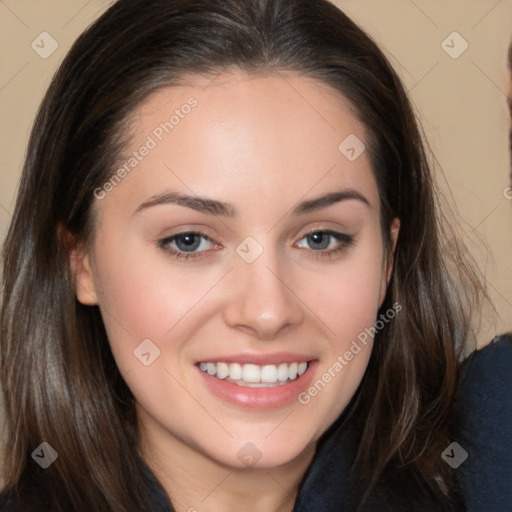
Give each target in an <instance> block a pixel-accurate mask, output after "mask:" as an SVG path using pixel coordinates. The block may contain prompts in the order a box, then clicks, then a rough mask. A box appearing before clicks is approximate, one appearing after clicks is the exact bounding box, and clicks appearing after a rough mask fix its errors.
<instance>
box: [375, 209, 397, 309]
mask: <svg viewBox="0 0 512 512" xmlns="http://www.w3.org/2000/svg"><path fill="white" fill-rule="evenodd" d="M399 232H400V219H399V218H398V217H395V218H394V219H393V221H392V222H391V227H390V228H389V242H390V245H391V251H390V254H389V256H388V255H385V257H386V259H385V261H384V265H385V267H384V269H383V272H382V281H381V289H380V298H379V308H380V307H381V306H382V303H383V302H384V297H385V296H386V291H387V288H388V284H389V281H390V280H391V274H392V273H393V262H394V260H395V249H396V244H397V242H398V233H399Z"/></svg>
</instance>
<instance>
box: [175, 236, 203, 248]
mask: <svg viewBox="0 0 512 512" xmlns="http://www.w3.org/2000/svg"><path fill="white" fill-rule="evenodd" d="M198 238H199V237H198V236H197V235H192V234H188V235H181V236H180V237H179V238H177V239H176V245H177V246H178V247H179V248H180V249H183V248H185V249H190V248H192V247H193V248H194V249H195V248H196V247H197V246H198V245H199V242H198V240H197V239H198ZM180 245H182V247H180Z"/></svg>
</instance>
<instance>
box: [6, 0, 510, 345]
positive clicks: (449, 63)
mask: <svg viewBox="0 0 512 512" xmlns="http://www.w3.org/2000/svg"><path fill="white" fill-rule="evenodd" d="M110 3H112V2H110V1H101V0H89V1H87V0H80V1H78V0H77V1H75V0H0V45H1V46H0V47H1V48H2V50H1V55H0V243H1V242H2V241H3V239H4V237H5V232H6V229H7V226H8V224H9V220H10V217H11V212H12V208H13V198H14V193H15V189H16V186H17V183H18V179H19V175H20V169H21V166H22V160H23V155H24V151H25V146H26V142H27V138H28V133H29V129H30V126H31V123H32V121H33V118H34V115H35V112H36V109H37V107H38V104H39V102H40V100H41V97H42V95H43V92H44V90H45V89H46V87H47V86H48V84H49V81H50V78H51V76H52V74H53V73H54V71H55V69H56V67H57V66H58V64H59V63H60V61H61V60H62V58H63V56H64V55H65V53H66V51H67V49H68V48H69V47H70V45H71V43H72V42H73V41H74V39H75V38H76V37H77V36H78V34H79V33H80V32H81V31H82V30H83V29H84V28H85V27H86V26H87V25H88V24H90V23H91V22H92V21H93V20H94V19H95V18H96V17H97V16H98V15H99V14H100V13H101V12H102V11H103V10H105V9H106V8H107V6H108V5H109V4H110ZM335 3H336V4H337V5H338V6H339V7H341V8H342V9H344V10H345V12H346V13H347V14H348V15H349V16H351V17H352V18H353V19H354V20H355V21H356V22H358V23H359V24H360V25H361V26H362V27H363V28H364V29H366V30H367V31H368V32H369V33H370V34H371V35H372V36H373V37H374V38H375V39H376V40H377V42H379V43H380V44H381V46H382V47H383V48H384V49H385V51H386V53H387V55H388V56H389V58H390V59H391V61H392V63H393V64H394V66H395V68H396V69H397V71H398V72H399V74H400V76H401V77H402V79H403V80H404V82H405V84H406V87H407V89H408V90H409V92H410V95H411V97H412V100H413V102H414V104H415V105H416V108H417V110H418V114H419V115H420V117H421V119H422V122H423V124H424V128H425V130H426V132H427V136H428V140H429V142H430V145H431V147H432V149H433V151H434V153H435V155H436V157H437V160H438V162H439V166H438V169H437V172H438V176H439V180H440V184H441V186H442V188H443V189H444V190H445V191H446V193H447V195H448V198H449V199H450V198H452V199H450V200H451V202H452V205H453V206H454V207H455V208H456V209H457V210H458V213H459V216H460V220H461V222H462V225H463V228H464V229H465V231H466V233H467V234H468V235H469V236H470V240H471V239H473V240H475V241H474V242H470V248H471V251H472V252H473V253H474V254H475V256H476V257H477V258H478V261H479V264H480V268H481V269H482V271H483V272H484V274H485V276H486V280H487V283H488V285H489V290H490V293H491V296H492V298H493V300H494V301H495V305H496V308H497V310H498V313H499V318H497V319H496V320H493V319H492V318H491V317H490V316H488V317H486V321H485V322H484V325H483V327H482V330H481V332H480V333H479V344H480V345H483V344H485V343H487V342H488V341H489V339H490V338H491V337H492V336H493V335H494V334H495V333H496V332H502V331H504V330H510V329H512V258H511V255H510V253H511V248H512V199H507V197H506V196H507V195H508V197H509V198H511V197H512V193H510V192H512V191H509V193H507V191H506V187H507V186H508V185H509V184H510V177H509V173H510V159H509V154H508V129H509V119H508V111H507V106H506V93H507V90H508V79H509V75H508V72H507V68H506V53H507V45H508V42H509V40H510V39H511V37H512V0H338V1H336V2H335ZM43 32H46V33H47V34H49V35H40V34H41V33H43ZM453 32H457V33H458V34H459V35H456V34H455V35H454V34H452V33H453ZM50 36H51V37H50ZM41 39H43V42H41ZM52 39H53V40H54V41H52ZM33 41H34V43H33ZM443 41H445V42H444V43H443ZM56 44H57V45H58V48H56V49H55V51H54V52H53V53H52V54H51V55H47V54H49V53H50V52H51V51H52V49H53V46H55V45H56ZM466 44H467V48H466V49H465V51H463V52H462V50H464V48H465V46H466ZM31 45H33V47H32V46H31ZM43 57H46V58H43ZM448 187H449V188H448ZM450 191H451V192H450ZM20 313H21V312H20Z"/></svg>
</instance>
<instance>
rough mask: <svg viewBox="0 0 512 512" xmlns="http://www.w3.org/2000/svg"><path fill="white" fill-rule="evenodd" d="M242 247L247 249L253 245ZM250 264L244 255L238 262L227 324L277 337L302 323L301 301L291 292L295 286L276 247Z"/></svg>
mask: <svg viewBox="0 0 512 512" xmlns="http://www.w3.org/2000/svg"><path fill="white" fill-rule="evenodd" d="M241 246H242V248H245V249H247V247H250V242H249V245H245V246H244V245H243V243H242V244H241ZM253 249H254V248H253ZM262 249H263V248H262ZM239 254H240V253H239ZM249 261H250V260H249V259H247V260H246V259H244V257H243V255H242V256H240V261H238V262H237V265H236V269H235V272H234V273H233V279H234V282H235V284H234V289H235V291H234V293H233V295H232V296H231V300H230V303H229V304H228V305H227V308H226V311H225V318H226V322H227V323H228V324H229V325H230V326H232V327H237V326H238V327H239V328H243V329H245V330H247V329H249V330H250V331H251V332H252V333H254V334H257V335H258V336H259V337H262V338H269V337H273V336H276V335H277V334H278V333H279V331H280V330H281V329H283V328H284V327H286V326H289V325H293V324H297V323H299V322H300V321H301V319H302V309H301V307H300V301H299V300H298V299H297V297H296V296H295V295H294V293H293V292H292V291H291V289H290V288H291V286H290V284H291V283H287V282H286V279H287V273H286V272H283V271H282V269H283V267H284V265H283V264H282V263H284V262H280V261H279V258H278V255H277V251H276V250H275V248H270V247H269V248H267V247H265V248H264V249H263V250H262V251H261V254H260V255H259V256H257V257H256V259H254V260H253V261H252V262H249ZM280 263H281V264H280Z"/></svg>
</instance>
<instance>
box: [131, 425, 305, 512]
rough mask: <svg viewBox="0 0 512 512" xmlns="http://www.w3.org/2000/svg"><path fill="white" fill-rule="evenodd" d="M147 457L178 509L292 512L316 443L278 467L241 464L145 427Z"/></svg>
mask: <svg viewBox="0 0 512 512" xmlns="http://www.w3.org/2000/svg"><path fill="white" fill-rule="evenodd" d="M141 433H143V435H141V446H140V451H141V456H142V458H143V459H144V461H145V462H146V464H147V465H148V467H149V468H150V469H151V471H152V472H153V474H154V475H155V477H156V478H157V479H158V481H159V483H160V485H161V486H162V488H163V489H164V491H165V492H166V493H167V495H168V496H169V497H170V501H171V502H172V505H173V508H174V510H175V512H198V511H201V512H235V511H237V512H238V511H240V510H247V511H248V512H268V511H269V510H272V511H273V512H291V511H292V510H293V506H294V503H295V499H296V497H297V493H298V490H299V485H300V482H301V480H302V478H303V476H304V474H305V472H306V470H307V468H308V466H309V464H310V463H311V461H312V460H313V456H314V453H315V444H314V443H312V444H311V445H308V446H307V447H306V448H305V449H304V450H303V451H302V452H301V453H300V454H299V455H298V456H297V457H296V458H295V459H293V460H291V461H289V462H287V463H285V464H283V465H281V466H278V467H273V468H266V469H265V468H249V467H247V468H238V467H231V466H227V465H224V464H222V463H220V462H219V461H216V460H213V459H211V458H210V457H208V456H207V455H206V454H204V453H202V452H201V451H200V450H198V449H195V448H194V447H193V446H190V445H188V444H186V443H184V442H182V441H180V440H178V439H176V438H175V437H174V436H172V435H171V434H169V432H167V431H165V430H164V429H163V428H161V429H159V430H156V429H153V428H152V429H149V430H148V429H143V427H142V426H141Z"/></svg>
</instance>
